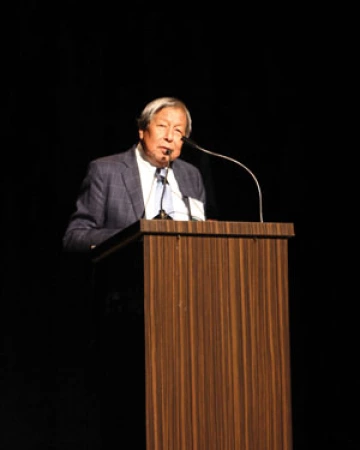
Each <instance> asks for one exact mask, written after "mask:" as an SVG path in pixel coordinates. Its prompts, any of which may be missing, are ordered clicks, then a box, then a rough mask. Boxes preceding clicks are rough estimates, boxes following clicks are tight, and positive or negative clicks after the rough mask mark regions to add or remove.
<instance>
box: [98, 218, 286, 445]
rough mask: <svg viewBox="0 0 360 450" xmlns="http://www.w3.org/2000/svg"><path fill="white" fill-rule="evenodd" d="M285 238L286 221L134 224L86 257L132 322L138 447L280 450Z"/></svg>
mask: <svg viewBox="0 0 360 450" xmlns="http://www.w3.org/2000/svg"><path fill="white" fill-rule="evenodd" d="M292 236H294V227H293V224H291V223H263V222H259V223H258V222H256V223H254V222H220V221H205V222H180V221H172V220H140V221H139V222H137V223H135V224H134V225H132V226H131V227H129V228H128V229H126V230H124V231H122V232H120V233H118V234H117V235H115V236H114V237H113V238H111V239H109V240H108V241H106V242H104V243H103V244H101V245H100V246H99V247H97V248H95V249H94V250H92V261H93V264H94V265H95V269H96V270H97V269H101V268H106V269H105V270H103V273H105V272H106V274H107V275H106V282H105V281H104V278H101V277H100V276H99V278H101V279H102V281H101V282H100V283H103V284H104V283H105V284H106V286H107V287H108V288H109V287H110V286H111V289H113V290H114V288H115V287H116V289H119V286H121V291H122V294H120V297H121V296H122V295H123V298H124V299H125V300H123V302H125V303H126V305H127V306H124V304H123V305H122V306H121V308H120V309H121V311H122V313H124V311H125V312H126V313H125V314H129V311H130V315H131V314H135V313H134V311H136V314H138V315H139V316H140V317H141V318H142V319H141V320H140V324H141V327H143V330H142V333H141V336H142V337H141V339H143V353H142V352H137V356H136V355H132V356H131V358H141V359H143V366H144V372H143V373H142V374H141V376H142V377H144V380H143V387H144V396H143V400H144V404H143V405H140V407H139V409H140V411H141V408H143V409H144V410H145V419H144V430H145V442H146V445H145V447H144V448H146V450H291V448H292V424H291V381H290V349H289V311H288V292H289V291H288V239H289V238H290V237H292ZM134 264H135V265H134ZM109 268H110V269H111V270H109ZM96 270H95V273H96ZM100 272H101V270H99V273H100ZM130 272H132V274H133V276H131V275H130ZM135 272H136V273H135ZM103 287H104V286H103ZM116 289H115V291H116ZM132 302H134V305H133V307H131V304H132ZM120 315H121V314H120ZM124 322H125V323H128V322H129V320H128V319H125V321H124ZM124 322H123V323H124ZM130 322H131V320H130ZM132 332H134V333H135V332H136V333H139V329H138V328H136V327H133V328H132V327H131V326H130V327H128V328H127V329H126V333H127V335H128V336H127V339H128V342H131V339H132V336H131V333H132ZM120 345H124V344H120ZM129 355H130V353H129ZM129 355H128V357H130V356H129ZM134 376H135V374H134ZM129 389H130V388H129ZM140 389H141V388H140ZM139 417H140V420H141V414H140V415H139Z"/></svg>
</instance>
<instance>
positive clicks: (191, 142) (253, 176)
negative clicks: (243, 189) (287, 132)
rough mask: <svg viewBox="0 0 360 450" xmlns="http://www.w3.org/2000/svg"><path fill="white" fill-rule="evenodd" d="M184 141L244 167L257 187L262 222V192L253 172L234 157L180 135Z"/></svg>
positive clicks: (262, 220) (261, 220)
mask: <svg viewBox="0 0 360 450" xmlns="http://www.w3.org/2000/svg"><path fill="white" fill-rule="evenodd" d="M181 139H182V140H183V141H184V142H186V144H188V145H190V147H193V148H195V149H197V150H200V151H202V152H204V153H208V154H209V155H213V156H218V157H219V158H223V159H227V160H228V161H231V162H233V163H235V164H237V165H239V166H240V167H242V168H243V169H245V170H246V171H247V172H248V173H249V174H250V175H251V177H252V179H253V180H254V181H255V184H256V187H257V191H258V196H259V216H260V222H264V219H263V206H262V192H261V188H260V184H259V182H258V180H257V178H256V176H255V175H254V174H253V172H252V171H251V170H250V169H249V168H248V167H246V166H245V164H243V163H241V162H240V161H237V160H236V159H234V158H230V156H225V155H221V154H220V153H215V152H212V151H210V150H207V149H205V148H203V147H200V145H198V144H196V143H195V142H194V141H193V140H191V139H189V138H188V137H186V136H182V138H181Z"/></svg>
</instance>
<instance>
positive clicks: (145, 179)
mask: <svg viewBox="0 0 360 450" xmlns="http://www.w3.org/2000/svg"><path fill="white" fill-rule="evenodd" d="M135 153H136V160H137V163H138V167H139V172H140V180H141V187H142V192H143V196H144V205H145V218H146V219H153V218H154V217H155V216H156V215H157V214H158V213H159V210H158V209H157V207H156V205H155V190H156V189H155V188H156V182H157V180H156V177H155V172H156V167H155V166H154V165H152V164H150V163H149V161H147V160H146V159H145V158H144V157H143V151H142V149H141V146H140V145H138V146H137V147H136V150H135ZM167 181H168V183H169V186H170V188H171V193H172V202H173V207H174V213H173V214H172V217H173V219H174V220H191V218H190V217H189V209H188V207H187V205H186V203H185V202H184V200H183V196H182V194H181V192H180V189H179V185H178V183H177V181H176V179H175V176H174V172H173V170H172V169H171V167H170V168H169V172H168V176H167ZM189 202H190V206H191V214H192V218H193V219H196V220H205V214H204V205H203V204H202V202H200V201H198V200H195V199H192V198H189ZM167 212H168V213H170V211H167Z"/></svg>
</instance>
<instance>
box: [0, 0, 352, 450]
mask: <svg viewBox="0 0 360 450" xmlns="http://www.w3.org/2000/svg"><path fill="white" fill-rule="evenodd" d="M352 17H353V12H352V11H346V8H344V10H342V11H338V10H336V9H334V10H332V11H330V10H329V9H327V10H325V9H323V8H321V7H318V8H315V7H314V6H310V5H309V6H308V7H307V6H306V5H304V4H301V5H300V4H299V5H297V6H295V5H294V6H292V7H289V6H283V7H278V8H275V7H274V6H272V7H267V8H265V9H264V8H261V7H260V6H258V7H256V6H253V7H244V6H243V5H241V4H240V5H238V6H237V7H236V8H235V6H229V5H227V4H226V3H221V5H220V4H219V5H217V6H216V7H215V6H213V7H211V6H210V5H207V6H206V7H202V6H200V5H199V6H198V7H197V8H195V4H192V5H187V4H184V3H181V4H178V5H174V4H158V3H157V4H155V5H152V4H143V3H140V2H132V3H131V4H128V5H126V6H125V4H123V5H117V6H116V7H115V6H114V5H112V4H106V3H104V4H101V5H100V4H95V5H90V4H80V3H77V2H48V3H41V2H36V1H31V2H27V3H25V2H24V3H18V5H17V6H14V7H11V8H8V9H7V10H6V9H5V10H4V11H3V15H2V34H3V37H2V55H1V62H2V75H3V81H2V87H3V96H2V110H3V113H4V114H3V119H2V129H3V132H2V144H1V147H2V164H1V167H2V170H1V172H2V176H1V182H2V189H1V192H2V208H1V209H2V229H3V231H2V233H1V237H2V242H1V244H2V246H1V247H2V251H1V254H2V282H1V286H2V289H1V333H2V348H1V349H0V351H1V354H0V356H1V369H2V372H1V385H0V389H1V391H0V398H1V400H0V403H1V410H0V413H1V420H0V428H1V430H0V448H1V449H4V450H12V449H16V450H18V449H21V450H28V449H36V450H40V449H61V450H68V449H85V448H86V449H96V450H98V449H100V448H101V440H100V436H99V430H98V417H99V409H100V408H99V405H98V399H97V398H96V395H94V393H93V392H92V391H91V390H90V392H89V389H88V385H87V382H86V377H87V367H88V361H87V358H88V355H87V348H88V339H89V318H88V309H89V308H88V305H87V300H86V299H87V297H86V294H83V293H82V292H83V291H86V287H84V286H81V282H79V277H77V276H75V278H76V279H71V276H72V275H71V273H72V272H71V270H69V269H67V261H64V257H63V255H62V253H61V238H62V235H63V233H64V229H65V227H66V224H67V221H68V218H69V215H70V213H71V211H72V209H73V206H74V201H75V198H76V195H77V192H78V188H79V184H80V182H81V179H82V177H83V175H84V173H85V169H86V166H87V163H88V162H89V161H90V160H91V159H93V158H96V157H98V156H102V155H107V154H110V153H115V152H118V151H123V150H126V149H127V148H128V147H130V146H131V145H132V144H133V143H135V142H136V140H137V130H136V122H135V119H136V117H137V116H138V115H139V113H140V111H141V110H142V108H143V107H144V106H145V104H146V103H147V102H148V101H150V100H152V99H153V98H155V97H158V96H164V95H171V96H177V97H179V98H181V99H182V100H184V102H185V103H186V104H187V105H188V107H189V109H190V111H191V113H192V117H193V133H192V136H191V137H192V139H194V140H195V141H196V142H197V143H198V144H199V145H201V146H202V147H205V148H207V149H209V150H212V151H214V152H217V153H221V154H225V155H228V156H230V157H233V158H235V159H237V160H239V161H241V162H242V163H243V164H245V165H246V166H247V167H249V168H250V169H251V170H252V171H253V172H254V173H255V174H256V176H257V178H258V180H259V182H260V185H261V188H262V194H263V213H264V220H265V221H266V222H292V223H294V226H295V233H296V236H295V237H294V238H292V239H291V240H290V241H289V273H290V278H289V282H290V325H291V330H290V331H291V365H292V391H293V393H292V395H293V434H294V450H308V449H309V450H310V449H311V450H312V449H325V448H326V449H329V448H336V449H341V450H347V449H358V448H360V442H359V437H358V433H356V427H357V421H356V417H357V405H358V402H357V397H356V394H357V384H358V369H357V362H356V357H357V354H358V352H357V351H356V347H357V346H356V343H357V341H358V337H357V333H356V331H357V318H356V307H355V306H356V302H357V298H358V290H357V286H356V284H357V283H356V275H357V274H356V273H355V263H354V262H353V261H354V256H355V255H354V250H355V246H356V231H357V227H356V216H357V211H356V206H357V204H356V200H355V201H353V200H352V197H351V194H353V193H355V192H356V190H355V189H354V188H352V187H351V185H352V183H349V181H351V180H355V181H356V177H354V178H353V177H352V176H351V175H350V173H351V172H352V170H351V169H352V168H353V167H354V165H355V163H354V162H355V158H354V156H355V152H356V150H357V146H358V144H357V141H356V139H355V140H348V138H349V135H350V133H351V130H352V128H353V120H352V115H353V113H352V111H353V109H354V108H355V109H356V107H357V104H356V102H355V101H354V100H353V99H354V98H355V92H356V89H355V83H354V84H353V68H354V67H355V62H356V57H357V52H356V51H355V50H354V47H355V46H354V33H353V30H354V28H353V24H352ZM355 114H356V113H354V117H355ZM183 157H184V158H185V159H188V160H190V161H192V162H194V163H195V164H197V165H198V166H199V168H200V169H201V170H202V171H203V174H204V177H205V180H206V183H207V187H208V189H209V194H210V195H209V201H210V215H211V216H213V217H216V218H218V219H220V220H240V221H256V220H258V219H259V210H258V198H257V191H256V188H255V185H254V182H253V181H252V180H251V177H249V175H248V174H247V173H246V172H245V171H243V170H242V169H241V168H240V167H238V166H237V165H235V164H232V163H230V162H226V161H224V160H221V159H219V158H215V157H208V156H204V154H202V153H199V152H198V151H197V150H191V149H189V148H187V147H184V149H183ZM64 273H65V274H66V276H65V275H64ZM72 283H73V284H72ZM129 448H130V447H129ZM264 450H266V449H264Z"/></svg>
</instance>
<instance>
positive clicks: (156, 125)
mask: <svg viewBox="0 0 360 450" xmlns="http://www.w3.org/2000/svg"><path fill="white" fill-rule="evenodd" d="M185 130H186V114H185V112H184V111H183V110H182V109H181V108H174V107H167V108H163V109H162V110H160V111H159V112H158V113H156V114H155V116H154V117H153V119H152V121H151V122H150V123H149V125H148V127H147V129H146V130H139V137H140V140H141V142H142V145H143V149H144V152H145V156H146V158H147V159H148V161H149V162H150V163H151V164H153V165H154V166H156V167H165V166H167V164H168V161H169V158H170V159H171V160H174V159H176V158H178V157H179V156H180V153H181V148H182V146H183V141H182V139H181V138H182V136H184V135H185ZM168 152H170V155H169V154H168Z"/></svg>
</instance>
